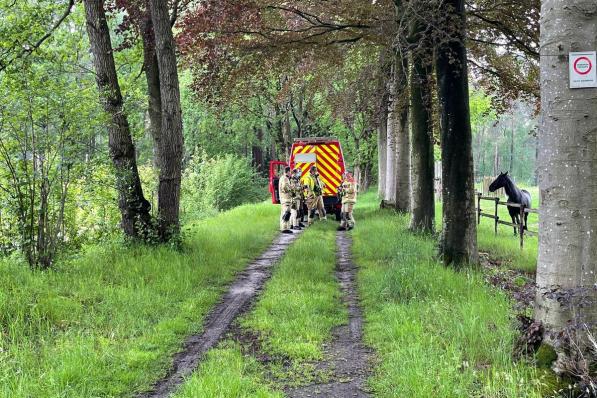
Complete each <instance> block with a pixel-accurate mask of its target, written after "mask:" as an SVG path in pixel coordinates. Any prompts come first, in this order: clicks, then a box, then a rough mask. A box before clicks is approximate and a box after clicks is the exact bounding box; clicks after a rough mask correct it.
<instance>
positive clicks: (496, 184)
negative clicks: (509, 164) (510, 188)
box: [489, 171, 509, 192]
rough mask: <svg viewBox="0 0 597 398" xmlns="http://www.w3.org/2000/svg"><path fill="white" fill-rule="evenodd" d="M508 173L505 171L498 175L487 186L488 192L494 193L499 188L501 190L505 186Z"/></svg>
mask: <svg viewBox="0 0 597 398" xmlns="http://www.w3.org/2000/svg"><path fill="white" fill-rule="evenodd" d="M508 179H509V177H508V172H507V171H506V172H505V173H500V175H499V176H497V178H496V179H495V180H494V181H493V182H492V183H491V185H489V192H495V191H497V190H498V189H500V188H503V187H505V186H506V183H507V182H508Z"/></svg>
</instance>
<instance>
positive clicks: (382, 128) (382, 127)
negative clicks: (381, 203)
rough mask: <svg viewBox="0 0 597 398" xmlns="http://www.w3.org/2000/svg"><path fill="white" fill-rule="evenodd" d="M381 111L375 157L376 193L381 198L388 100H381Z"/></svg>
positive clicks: (385, 150)
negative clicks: (376, 166)
mask: <svg viewBox="0 0 597 398" xmlns="http://www.w3.org/2000/svg"><path fill="white" fill-rule="evenodd" d="M382 102H383V104H382V111H381V116H380V121H379V126H378V128H377V157H378V173H377V174H378V177H377V179H378V187H377V193H378V195H379V197H380V198H381V199H382V200H383V199H385V194H386V170H387V156H388V153H387V150H388V149H387V148H388V141H387V140H388V138H387V137H388V110H387V109H388V101H387V99H386V98H384V99H383V100H382Z"/></svg>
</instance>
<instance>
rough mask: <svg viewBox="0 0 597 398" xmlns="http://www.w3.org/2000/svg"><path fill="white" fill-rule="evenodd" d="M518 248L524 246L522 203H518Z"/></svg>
mask: <svg viewBox="0 0 597 398" xmlns="http://www.w3.org/2000/svg"><path fill="white" fill-rule="evenodd" d="M519 231H520V248H521V249H522V248H523V246H524V205H523V204H521V205H520V226H519Z"/></svg>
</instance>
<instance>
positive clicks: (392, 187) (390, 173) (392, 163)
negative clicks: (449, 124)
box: [384, 82, 399, 203]
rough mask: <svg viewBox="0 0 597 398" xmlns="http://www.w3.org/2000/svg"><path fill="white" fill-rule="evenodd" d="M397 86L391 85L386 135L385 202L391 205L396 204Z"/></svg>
mask: <svg viewBox="0 0 597 398" xmlns="http://www.w3.org/2000/svg"><path fill="white" fill-rule="evenodd" d="M395 90H396V84H395V82H392V83H391V84H390V93H392V94H391V98H390V101H389V102H390V107H389V109H388V122H387V127H388V132H387V134H386V142H387V143H386V184H385V188H386V189H385V192H384V200H386V201H387V202H389V203H396V135H397V132H398V131H397V130H398V127H399V126H398V122H397V120H396V119H398V117H399V115H398V113H397V112H396V110H395V109H394V100H395V97H396V95H395Z"/></svg>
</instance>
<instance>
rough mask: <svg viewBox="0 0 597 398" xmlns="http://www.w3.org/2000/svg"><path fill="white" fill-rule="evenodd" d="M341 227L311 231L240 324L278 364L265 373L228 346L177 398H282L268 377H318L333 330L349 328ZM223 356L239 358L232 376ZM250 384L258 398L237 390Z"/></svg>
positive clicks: (326, 225) (325, 225) (329, 225)
mask: <svg viewBox="0 0 597 398" xmlns="http://www.w3.org/2000/svg"><path fill="white" fill-rule="evenodd" d="M336 226H337V224H336V223H332V222H327V223H323V222H319V223H317V224H315V225H314V226H312V227H310V228H309V229H308V230H306V231H305V232H304V234H303V236H302V237H301V238H300V240H298V241H297V242H295V243H294V244H293V246H291V247H290V249H289V250H288V251H287V252H286V254H285V256H284V258H283V260H282V261H281V263H280V264H279V265H278V266H277V269H276V270H275V271H274V274H273V276H272V279H271V280H270V281H269V282H268V283H267V285H266V288H265V290H264V292H263V293H262V295H261V297H260V298H259V300H258V301H257V303H256V305H255V308H254V309H253V310H252V311H251V312H250V313H249V314H248V315H247V316H245V317H244V318H243V319H242V320H241V322H240V323H241V327H242V329H243V330H245V331H247V330H248V331H250V332H251V334H254V332H257V335H258V336H259V339H260V341H259V343H258V345H259V346H260V349H261V350H263V353H264V354H267V355H268V356H271V357H272V358H276V360H274V363H270V364H269V365H271V366H270V367H269V368H268V369H264V368H263V367H261V366H258V365H256V364H255V359H254V358H252V357H251V356H242V355H241V352H242V350H241V348H240V347H239V346H238V344H237V343H233V342H230V341H228V342H224V343H223V344H221V345H220V347H218V348H216V349H214V350H211V351H210V354H209V356H208V358H207V361H206V362H204V364H203V365H202V366H201V367H200V369H199V371H197V372H195V374H194V375H193V376H192V377H191V378H190V379H189V380H188V381H187V383H186V384H185V385H184V386H183V387H182V388H181V390H180V391H179V393H178V394H177V395H176V397H177V398H187V397H245V396H258V397H260V396H263V397H270V396H271V397H278V396H281V395H279V393H276V392H274V391H273V390H272V389H271V387H268V383H269V384H271V382H268V381H266V378H264V377H263V372H264V371H266V370H267V371H268V372H270V373H274V374H275V375H276V376H277V377H282V378H287V379H288V380H287V381H288V382H289V383H291V384H292V383H295V382H296V383H300V382H303V383H304V382H308V381H309V380H310V378H312V377H313V376H314V375H313V374H311V370H312V368H311V367H310V366H309V365H308V362H309V361H314V360H318V359H321V358H322V356H323V353H322V347H323V344H324V343H325V342H326V341H329V340H330V338H331V331H332V329H333V327H334V326H337V325H340V324H342V323H345V322H347V314H346V311H345V310H344V308H343V306H342V305H341V303H340V298H339V297H340V292H339V286H338V282H337V281H336V279H335V277H334V268H335V247H336V244H335V229H334V228H335V227H336ZM220 354H222V355H229V356H231V357H232V358H235V359H233V361H232V363H233V366H232V368H233V369H232V371H222V367H225V366H226V364H225V363H222V361H221V360H220V358H219V357H218V356H219V355H220ZM278 360H279V361H278ZM284 360H290V361H291V363H292V366H291V368H290V369H285V368H284V367H283V366H282V364H281V362H282V361H284ZM278 362H279V363H278ZM237 365H238V366H237ZM235 369H241V370H240V371H236V370H235ZM245 383H248V385H249V387H248V389H247V391H249V392H250V391H253V392H254V394H253V395H252V393H248V392H246V391H241V390H237V389H236V387H235V386H240V385H243V384H245ZM256 383H257V384H256ZM229 388H232V390H230V389H229ZM260 394H261V395H260Z"/></svg>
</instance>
